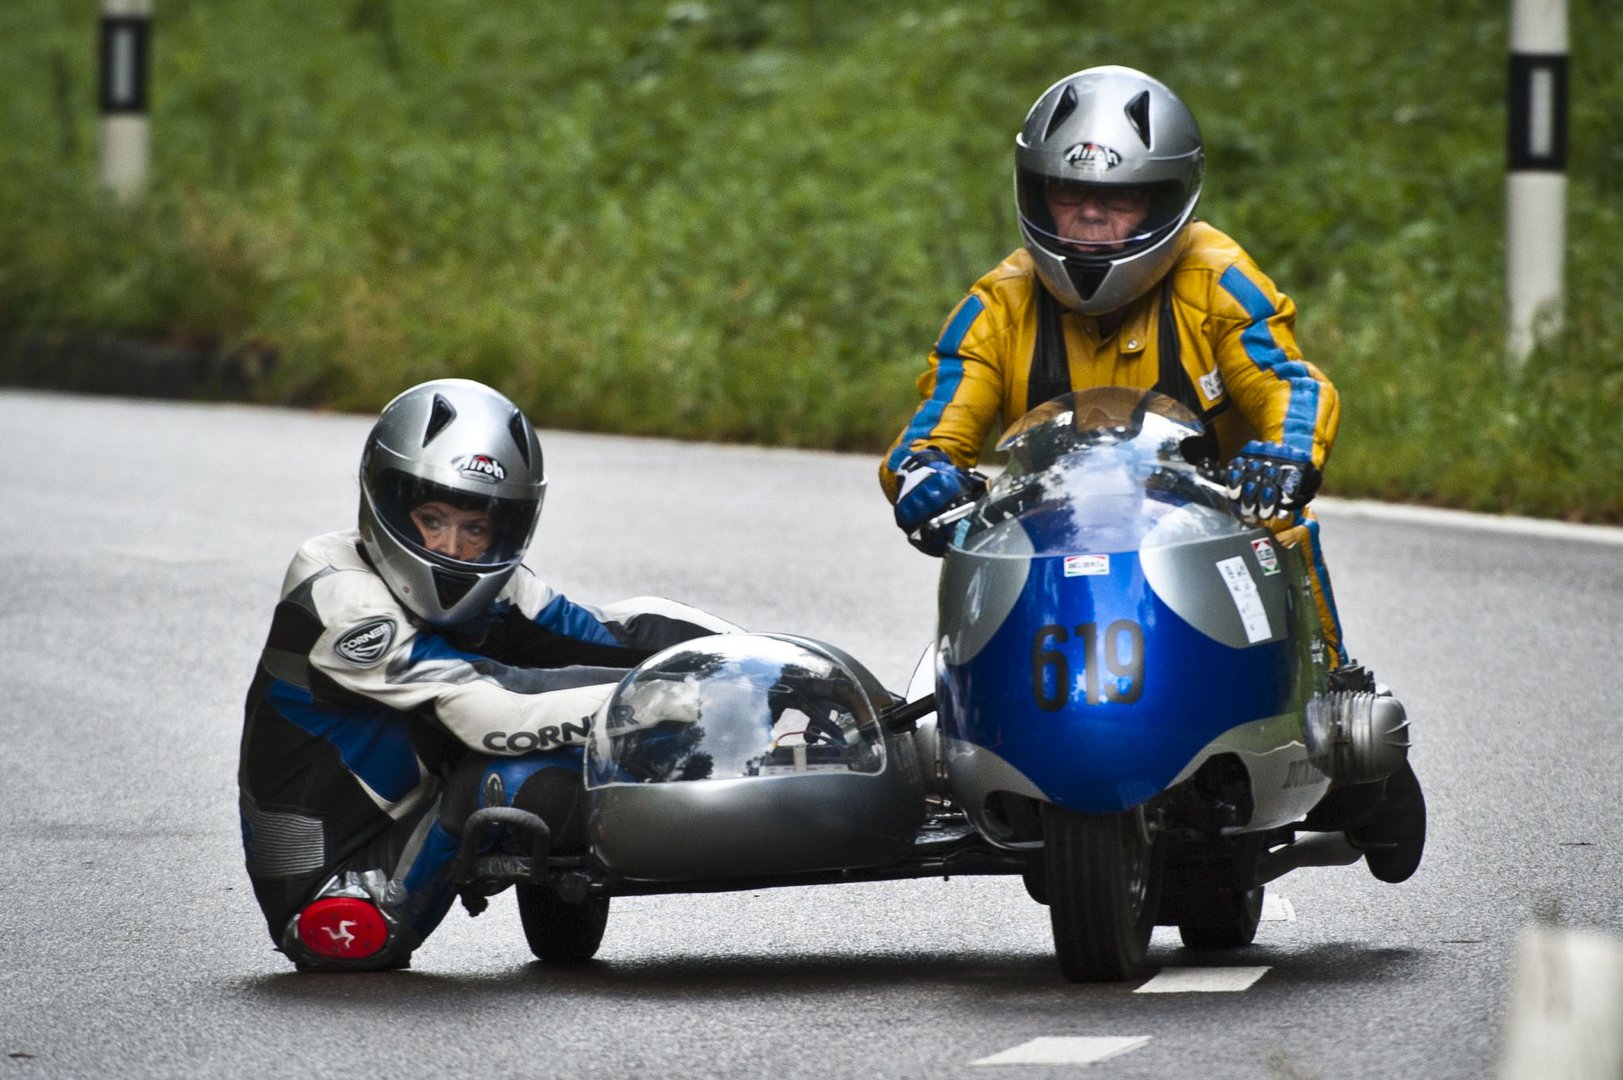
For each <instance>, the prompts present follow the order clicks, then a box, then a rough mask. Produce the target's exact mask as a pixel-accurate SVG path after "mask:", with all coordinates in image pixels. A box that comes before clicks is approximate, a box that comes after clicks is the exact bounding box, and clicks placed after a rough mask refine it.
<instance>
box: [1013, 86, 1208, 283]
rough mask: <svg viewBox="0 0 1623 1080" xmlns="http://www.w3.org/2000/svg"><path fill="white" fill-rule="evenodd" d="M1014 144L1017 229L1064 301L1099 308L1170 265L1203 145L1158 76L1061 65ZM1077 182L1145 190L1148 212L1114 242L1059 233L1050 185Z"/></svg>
mask: <svg viewBox="0 0 1623 1080" xmlns="http://www.w3.org/2000/svg"><path fill="white" fill-rule="evenodd" d="M1014 147H1015V150H1014V189H1015V203H1016V207H1017V209H1018V212H1019V218H1020V237H1021V239H1022V240H1023V241H1024V243H1025V246H1026V250H1027V251H1029V252H1030V253H1031V257H1032V261H1033V263H1034V264H1035V265H1036V269H1037V275H1038V277H1040V278H1041V279H1042V282H1043V284H1044V285H1045V286H1047V288H1048V291H1049V292H1051V293H1052V294H1053V295H1054V298H1055V299H1056V300H1058V301H1059V302H1060V304H1061V305H1063V306H1064V307H1066V308H1067V309H1069V310H1071V311H1074V312H1077V313H1078V314H1082V315H1102V314H1104V313H1106V312H1109V311H1114V310H1116V309H1117V308H1120V307H1122V306H1123V305H1125V304H1128V303H1131V302H1132V301H1133V300H1136V299H1137V298H1138V297H1140V296H1142V295H1144V293H1146V292H1148V291H1149V290H1150V289H1151V288H1153V287H1154V286H1155V284H1156V283H1157V282H1158V281H1160V280H1161V278H1162V277H1163V276H1165V274H1166V273H1167V271H1168V270H1170V269H1171V268H1172V264H1173V263H1174V262H1176V261H1177V258H1178V255H1179V253H1180V251H1181V241H1182V238H1183V234H1184V231H1185V229H1186V228H1187V227H1188V224H1189V222H1190V220H1191V219H1192V218H1193V217H1194V213H1195V204H1196V202H1198V201H1199V199H1200V189H1201V181H1202V177H1203V175H1204V171H1205V152H1204V149H1203V146H1202V143H1201V136H1200V127H1199V125H1197V124H1196V123H1195V118H1194V115H1193V114H1192V113H1191V112H1190V111H1189V108H1188V106H1186V105H1185V104H1184V103H1183V102H1182V101H1181V100H1180V99H1179V98H1178V96H1177V95H1176V94H1174V93H1173V92H1172V91H1171V90H1170V89H1168V88H1167V87H1166V86H1165V85H1164V84H1162V83H1161V82H1159V81H1157V80H1156V79H1153V78H1151V77H1150V76H1148V75H1145V74H1144V73H1143V72H1141V71H1135V70H1133V69H1132V68H1126V67H1114V66H1111V67H1095V68H1088V69H1086V70H1084V71H1079V72H1077V73H1075V74H1074V75H1068V76H1066V77H1065V78H1063V79H1061V80H1060V81H1059V82H1056V83H1055V84H1054V85H1053V86H1050V87H1049V88H1048V89H1047V90H1045V91H1044V92H1043V94H1042V96H1041V97H1039V98H1038V99H1037V102H1036V104H1034V105H1033V106H1032V107H1031V111H1030V112H1029V113H1027V114H1026V119H1025V123H1024V124H1023V125H1022V126H1021V129H1020V133H1019V134H1018V135H1017V136H1015V141H1014ZM1077 185H1082V186H1085V187H1087V188H1092V189H1096V190H1098V191H1100V192H1102V193H1104V194H1105V195H1107V196H1109V195H1111V194H1120V193H1121V191H1122V190H1123V189H1130V190H1138V191H1142V192H1143V193H1145V194H1146V195H1147V196H1148V198H1147V206H1148V210H1147V213H1146V216H1145V217H1144V219H1143V220H1142V221H1141V222H1140V223H1139V224H1138V225H1137V227H1136V228H1135V229H1134V230H1133V231H1132V232H1131V233H1130V235H1127V236H1125V237H1124V238H1122V239H1121V240H1120V241H1117V242H1111V243H1102V242H1098V241H1094V242H1086V241H1081V240H1078V239H1076V238H1074V237H1067V236H1065V235H1062V233H1061V230H1060V228H1059V226H1058V225H1057V224H1056V222H1055V218H1054V214H1053V212H1052V210H1051V209H1050V206H1051V204H1050V201H1049V200H1050V194H1051V193H1052V192H1054V191H1055V190H1057V189H1059V188H1061V187H1075V186H1077ZM1112 189H1115V190H1114V192H1113V191H1112Z"/></svg>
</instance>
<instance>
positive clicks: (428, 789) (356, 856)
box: [238, 530, 738, 967]
mask: <svg viewBox="0 0 1623 1080" xmlns="http://www.w3.org/2000/svg"><path fill="white" fill-rule="evenodd" d="M737 629H738V628H737V627H735V626H733V625H732V624H730V623H727V622H726V621H724V620H721V619H718V618H716V617H715V616H712V615H709V614H707V613H705V612H702V611H700V610H698V609H696V608H692V607H689V606H687V605H684V604H678V603H676V602H674V601H669V600H660V599H654V598H641V599H638V600H632V601H626V602H624V603H623V604H620V605H614V606H610V607H604V608H593V607H588V606H584V605H581V604H576V603H573V602H571V601H570V600H568V599H566V598H565V597H564V596H562V595H561V594H559V593H557V592H555V591H554V590H553V589H551V588H550V587H549V586H547V585H546V584H544V583H543V582H541V581H540V580H539V579H537V578H536V577H535V575H534V574H533V573H532V572H531V571H530V570H529V568H528V567H525V566H520V567H519V568H518V570H517V571H516V572H515V573H514V574H513V576H512V578H511V579H510V580H509V581H508V583H507V584H506V586H505V587H504V588H503V590H502V592H501V594H500V596H499V597H498V599H497V601H496V603H495V604H494V605H493V606H492V607H491V608H490V609H489V610H488V611H487V612H486V614H485V615H484V616H483V617H482V618H481V619H479V620H477V623H476V624H464V625H462V626H458V627H455V628H452V629H450V630H436V629H434V628H432V627H429V626H427V625H425V624H422V623H420V622H419V621H417V620H415V619H414V618H413V617H411V616H410V615H409V614H408V613H407V611H406V610H405V609H404V608H403V607H402V606H401V605H400V604H399V603H398V602H397V601H396V600H395V598H394V596H393V594H391V593H390V591H389V589H388V587H387V586H386V585H385V584H384V582H383V580H382V579H381V578H380V577H379V576H378V575H377V574H376V573H374V572H373V570H372V568H371V566H370V565H369V564H368V563H367V561H366V557H365V555H364V553H363V550H362V548H361V546H360V544H359V533H358V532H356V531H353V530H352V531H348V532H338V533H332V534H328V535H325V536H320V537H316V538H314V539H312V540H310V541H308V542H306V543H305V544H304V546H303V547H302V548H300V550H299V552H298V554H297V555H296V556H295V557H294V559H293V562H292V564H291V566H290V567H289V568H288V572H287V575H286V578H285V580H284V582H283V587H282V597H281V602H280V603H279V604H278V605H277V607H276V612H275V615H274V617H273V619H272V622H271V628H270V633H269V636H268V639H267V640H266V643H265V648H264V651H263V653H262V654H261V656H260V661H259V669H258V672H257V674H256V676H255V678H254V681H253V684H252V686H251V687H250V689H249V691H248V698H247V702H246V719H245V724H244V728H243V736H242V747H241V759H240V765H239V772H238V784H239V788H240V806H241V814H242V831H243V847H244V851H245V855H246V859H247V867H248V874H249V877H250V878H251V880H252V882H253V886H254V892H255V895H256V897H257V898H258V901H259V904H260V907H261V908H262V909H263V911H264V914H265V918H266V922H267V924H268V926H269V930H270V935H271V938H272V940H273V941H274V942H275V943H276V945H277V946H278V947H279V948H281V949H282V950H283V951H284V952H287V953H288V954H289V955H290V956H291V957H292V958H293V959H294V960H295V961H297V962H299V963H301V964H303V965H307V966H338V967H342V966H350V965H345V964H344V963H343V957H342V956H338V957H337V958H336V959H335V958H334V957H333V956H332V950H331V949H328V950H326V951H325V952H321V953H315V954H312V952H311V951H310V949H309V948H307V947H306V945H305V943H304V942H302V941H301V939H300V934H299V928H298V926H297V922H298V919H297V914H298V913H299V912H300V910H301V908H303V907H304V905H306V904H307V903H309V902H310V901H311V900H312V899H316V898H323V899H325V898H334V899H333V901H332V902H333V903H339V904H341V903H343V902H344V900H343V898H346V897H351V898H355V899H358V900H367V901H370V903H371V904H373V905H376V907H377V909H378V910H379V911H380V912H381V913H382V915H383V918H384V920H385V921H386V923H387V926H386V927H382V928H378V931H377V932H378V933H379V934H387V936H388V939H389V940H388V943H387V946H386V947H385V948H383V949H382V950H377V949H376V943H375V942H371V943H362V944H365V945H367V949H366V952H367V955H366V957H365V961H364V963H363V964H362V965H360V966H365V967H382V966H393V965H397V964H399V963H400V962H401V961H402V960H403V958H404V957H405V956H407V955H409V953H410V951H411V949H413V948H415V947H416V945H417V944H419V943H420V942H421V941H422V939H423V938H425V937H426V936H427V935H428V934H429V933H430V932H431V931H432V930H433V929H434V927H435V926H436V925H438V923H439V921H440V919H441V918H443V916H444V914H445V912H446V910H447V908H448V907H449V905H450V903H451V900H452V898H453V895H454V892H453V888H452V883H451V881H450V868H451V865H452V861H453V857H454V856H455V855H456V853H457V847H458V838H457V837H456V836H455V835H453V833H454V831H455V830H456V829H457V824H456V823H454V822H447V821H442V819H441V815H440V813H439V802H440V800H439V794H440V790H441V779H442V777H443V776H444V775H445V774H446V773H447V771H448V770H449V769H450V768H451V766H452V765H453V764H454V763H455V762H456V760H457V759H459V758H461V757H463V756H464V755H465V754H466V753H467V752H468V751H470V750H471V751H474V752H476V753H479V754H484V755H498V756H500V755H521V754H528V753H530V752H532V751H543V750H549V749H554V748H560V747H570V746H579V745H581V744H584V743H585V741H586V739H587V736H588V734H589V724H588V720H589V718H590V716H591V715H592V713H593V712H594V711H596V709H597V708H598V706H600V705H601V704H602V703H603V702H604V701H605V700H606V699H607V698H608V696H609V694H610V693H611V692H612V691H613V689H614V686H615V685H616V684H617V683H618V681H619V679H620V678H621V676H622V675H623V674H624V673H625V671H626V670H627V669H629V668H630V667H632V666H634V665H635V664H637V663H639V662H640V661H642V660H644V659H646V658H647V657H649V656H651V655H653V654H654V653H655V652H657V651H659V650H660V649H662V648H664V647H666V646H668V645H672V644H675V643H677V642H680V641H686V640H689V639H691V638H695V637H700V636H704V635H707V634H715V633H727V632H731V631H734V630H737ZM578 777H579V773H578V770H577V771H576V772H575V773H574V776H573V783H575V784H576V785H577V786H578V783H579V779H578ZM448 824H449V826H450V829H449V830H448V828H447V825H448ZM582 838H583V834H582ZM374 918H375V916H374ZM337 926H338V929H339V930H342V931H344V932H345V933H346V934H348V933H349V932H350V928H349V926H348V924H347V923H343V922H339V923H337ZM307 930H308V928H307ZM329 932H331V931H329Z"/></svg>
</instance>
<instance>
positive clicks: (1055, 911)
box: [1043, 803, 1161, 982]
mask: <svg viewBox="0 0 1623 1080" xmlns="http://www.w3.org/2000/svg"><path fill="white" fill-rule="evenodd" d="M1043 869H1044V874H1043V877H1044V879H1045V884H1046V886H1047V888H1046V890H1045V891H1046V893H1047V896H1048V914H1049V919H1050V921H1051V922H1052V923H1053V927H1054V955H1055V958H1056V959H1058V961H1059V969H1060V973H1061V974H1062V975H1064V976H1065V978H1066V979H1067V980H1068V981H1070V982H1112V981H1116V980H1120V979H1131V978H1133V977H1135V976H1137V975H1139V974H1140V973H1142V971H1143V970H1144V961H1145V956H1146V954H1147V953H1148V952H1149V945H1150V933H1151V932H1152V931H1153V930H1154V929H1155V916H1156V910H1157V908H1158V906H1159V904H1160V889H1161V860H1160V845H1159V844H1157V843H1156V842H1155V840H1154V839H1152V838H1151V837H1150V835H1149V830H1148V829H1147V827H1146V824H1145V820H1144V813H1143V810H1142V809H1138V810H1129V811H1126V812H1124V813H1120V814H1078V813H1075V812H1074V811H1070V810H1065V809H1062V808H1061V807H1058V806H1054V805H1053V804H1052V803H1045V804H1044V805H1043Z"/></svg>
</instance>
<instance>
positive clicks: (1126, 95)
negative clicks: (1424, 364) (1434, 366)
mask: <svg viewBox="0 0 1623 1080" xmlns="http://www.w3.org/2000/svg"><path fill="white" fill-rule="evenodd" d="M1204 158H1205V155H1204V150H1203V146H1202V142H1201V135H1200V129H1199V127H1198V126H1197V124H1196V122H1195V118H1194V116H1193V115H1192V114H1191V113H1190V111H1189V109H1188V107H1187V106H1185V105H1184V103H1183V102H1182V101H1181V100H1180V99H1179V98H1178V97H1177V96H1176V95H1175V94H1173V92H1172V91H1171V90H1170V89H1168V88H1167V87H1166V86H1165V85H1163V84H1162V83H1160V82H1159V81H1157V80H1155V79H1153V78H1151V77H1149V76H1148V75H1145V74H1144V73H1142V72H1139V71H1135V70H1133V69H1130V68H1125V67H1096V68H1089V69H1087V70H1085V71H1080V72H1077V73H1076V74H1074V75H1071V76H1068V77H1066V78H1064V79H1061V80H1060V81H1059V82H1057V83H1055V84H1054V85H1053V86H1051V87H1049V89H1048V90H1047V91H1045V92H1044V93H1043V95H1042V96H1041V97H1040V98H1038V100H1037V102H1036V104H1035V105H1033V106H1032V108H1031V110H1030V112H1029V113H1028V114H1027V116H1026V119H1025V123H1024V125H1023V126H1022V128H1021V130H1020V133H1019V135H1018V136H1017V137H1016V139H1015V194H1016V201H1017V204H1018V210H1019V220H1020V233H1021V238H1022V240H1023V241H1024V245H1023V246H1022V247H1021V248H1020V249H1018V250H1016V251H1015V252H1014V253H1013V254H1011V255H1009V256H1008V257H1007V258H1006V259H1004V260H1003V262H1002V263H1000V264H999V265H998V266H996V267H994V268H993V269H992V270H991V271H990V272H989V273H987V274H986V275H985V276H983V277H982V278H981V279H980V280H979V281H977V282H976V283H975V284H974V286H973V287H972V288H971V289H970V292H969V295H968V296H967V297H965V298H964V299H963V301H962V302H961V303H960V304H959V305H958V307H957V308H956V309H955V310H954V311H953V313H952V315H951V316H950V317H949V318H948V320H947V323H946V325H945V327H944V328H943V330H942V332H941V335H940V337H939V338H938V339H937V341H936V343H935V347H934V348H933V349H932V350H931V352H930V359H929V366H928V368H927V369H926V370H925V372H924V373H923V374H922V375H921V376H920V377H919V379H918V387H919V392H920V394H921V395H922V401H921V402H920V404H919V407H918V409H917V411H916V412H915V413H914V415H913V418H912V420H911V421H910V422H909V423H908V425H907V427H906V428H905V429H904V430H903V431H902V433H901V434H900V435H899V436H898V437H897V439H896V441H895V442H894V443H893V444H892V446H891V449H890V451H889V453H887V455H886V456H885V459H884V461H883V463H882V464H881V466H880V470H879V478H880V483H881V485H882V486H883V487H884V490H885V494H886V496H887V497H888V498H889V499H890V500H891V502H892V503H894V504H895V512H896V521H897V524H898V525H899V526H901V528H902V529H903V531H904V532H906V533H907V534H908V536H909V538H910V539H911V540H912V541H913V542H914V544H915V545H916V546H919V547H921V548H922V549H924V550H926V551H930V552H931V553H932V554H940V551H939V550H932V546H933V544H935V543H939V541H932V539H931V537H930V536H929V535H928V534H921V532H920V527H921V526H922V525H923V524H924V523H925V522H927V521H929V520H930V519H931V518H933V517H935V516H936V515H938V514H939V513H941V512H942V511H943V510H945V509H947V508H949V507H951V506H953V505H955V504H956V503H958V502H960V501H962V500H963V499H965V498H966V497H968V496H971V495H974V494H976V493H978V491H979V488H980V486H981V481H980V479H979V477H978V476H976V475H975V474H973V473H971V472H970V471H969V470H970V469H971V468H972V467H973V466H974V465H975V463H976V462H977V460H978V459H979V456H980V452H981V449H982V447H983V446H985V445H986V442H987V438H988V436H989V435H991V434H992V433H993V432H994V431H996V430H1000V429H1001V428H1002V427H1004V426H1006V425H1007V424H1009V423H1010V422H1012V421H1014V420H1016V419H1018V418H1019V417H1021V416H1023V415H1024V414H1025V413H1026V412H1028V411H1029V410H1030V409H1032V408H1034V407H1036V406H1037V405H1040V404H1042V403H1043V402H1045V401H1048V400H1050V399H1052V398H1054V397H1057V396H1059V395H1061V394H1064V393H1066V392H1068V391H1071V390H1080V389H1085V388H1088V387H1094V386H1133V387H1143V388H1154V389H1156V390H1159V391H1161V392H1162V393H1165V394H1167V395H1169V396H1171V397H1173V398H1176V399H1177V400H1179V401H1181V402H1182V403H1183V404H1185V405H1186V406H1188V407H1189V408H1190V409H1191V410H1192V411H1193V412H1195V413H1196V414H1197V415H1199V416H1200V417H1201V419H1202V420H1204V421H1205V422H1206V423H1207V425H1208V427H1209V428H1210V429H1211V430H1212V431H1213V433H1214V434H1215V435H1216V437H1217V443H1218V449H1219V453H1220V456H1221V458H1222V459H1224V460H1225V461H1227V465H1226V466H1223V467H1221V469H1220V477H1221V479H1222V481H1223V483H1224V484H1225V485H1226V487H1227V489H1228V495H1229V497H1230V499H1231V501H1232V502H1233V504H1234V506H1235V508H1236V510H1237V511H1238V512H1239V513H1240V514H1241V515H1242V516H1244V517H1246V518H1248V519H1250V520H1254V521H1259V522H1261V523H1263V524H1265V525H1266V526H1267V527H1268V528H1270V529H1271V530H1273V531H1274V532H1275V533H1276V534H1278V533H1285V532H1287V531H1291V536H1290V537H1289V538H1288V539H1290V540H1292V541H1295V542H1298V543H1301V544H1302V545H1303V547H1304V549H1305V553H1306V555H1307V560H1306V561H1307V564H1308V567H1309V579H1310V582H1311V587H1312V592H1313V597H1314V601H1315V603H1316V605H1317V608H1318V614H1319V620H1320V623H1321V624H1322V626H1323V630H1324V638H1325V643H1326V646H1327V648H1328V653H1329V655H1328V656H1327V657H1326V659H1327V661H1328V663H1329V665H1330V667H1331V668H1333V669H1338V670H1336V671H1333V673H1332V685H1335V686H1339V687H1343V688H1346V689H1352V690H1373V689H1374V682H1373V679H1371V678H1370V677H1369V675H1368V673H1367V672H1364V671H1363V669H1361V668H1359V667H1357V666H1355V665H1352V664H1351V663H1350V662H1349V660H1348V656H1347V652H1346V649H1345V646H1344V645H1343V643H1342V635H1341V626H1340V620H1339V619H1338V617H1337V615H1336V606H1335V599H1334V596H1333V593H1332V591H1331V587H1330V577H1329V574H1328V572H1327V570H1326V568H1325V564H1324V559H1323V556H1322V553H1321V550H1320V545H1319V526H1318V521H1317V520H1316V519H1315V518H1314V516H1313V514H1312V512H1311V511H1309V510H1308V509H1307V506H1306V504H1307V502H1308V501H1309V500H1310V499H1311V498H1312V497H1313V495H1314V493H1315V492H1316V491H1317V490H1318V487H1319V482H1320V478H1321V475H1322V470H1323V468H1324V465H1325V462H1326V461H1327V460H1328V458H1329V456H1330V450H1331V448H1332V446H1333V445H1334V443H1335V437H1336V430H1337V427H1338V425H1339V422H1340V400H1339V397H1338V395H1337V393H1336V389H1335V387H1334V386H1333V385H1332V384H1331V383H1330V381H1329V379H1327V378H1326V377H1325V375H1324V373H1323V372H1321V371H1320V370H1319V369H1318V368H1316V367H1315V366H1313V365H1312V364H1311V363H1308V362H1307V361H1306V360H1304V359H1303V358H1302V353H1301V350H1300V348H1299V347H1298V346H1297V343H1296V333H1295V322H1296V307H1295V305H1294V304H1293V303H1292V301H1291V299H1290V297H1288V296H1286V295H1285V294H1284V293H1282V292H1280V291H1279V289H1278V288H1277V287H1275V285H1274V283H1273V282H1272V281H1271V280H1270V279H1269V278H1268V276H1267V275H1265V274H1264V273H1263V272H1262V271H1261V270H1260V269H1259V268H1258V267H1257V264H1256V263H1255V262H1254V261H1253V260H1252V259H1251V257H1250V256H1249V255H1248V254H1246V252H1245V249H1244V248H1242V247H1241V246H1240V245H1239V244H1238V243H1236V242H1235V241H1234V240H1233V239H1231V238H1230V237H1228V236H1227V235H1225V234H1224V233H1222V232H1221V231H1219V230H1218V229H1216V228H1214V227H1212V226H1211V225H1209V224H1207V223H1205V222H1203V221H1197V220H1195V218H1194V210H1195V203H1196V202H1197V200H1198V199H1199V197H1200V190H1201V181H1202V175H1203V171H1204ZM1408 777H1409V778H1410V779H1412V777H1413V774H1412V772H1410V773H1409V774H1408ZM1414 793H1415V796H1416V798H1418V795H1419V789H1418V785H1416V786H1415V789H1414ZM1423 813H1424V811H1423V809H1422V810H1421V814H1422V818H1421V824H1420V826H1419V828H1420V837H1421V840H1423V836H1424V824H1423V821H1424V819H1423ZM1409 824H1410V825H1412V822H1410V823H1409ZM1409 831H1410V832H1412V829H1410V830H1409ZM1408 847H1410V848H1412V852H1408V853H1406V854H1405V855H1404V858H1403V859H1402V860H1391V859H1388V860H1385V861H1386V862H1387V863H1389V864H1390V865H1388V866H1387V867H1386V868H1385V870H1386V872H1385V873H1383V872H1382V871H1381V870H1377V876H1383V877H1388V878H1389V879H1391V880H1402V879H1403V878H1404V877H1407V876H1408V875H1409V874H1410V873H1412V872H1413V869H1414V864H1418V861H1419V842H1416V843H1414V844H1412V845H1408ZM1409 854H1412V862H1411V861H1410V859H1409ZM1381 861H1382V860H1380V859H1372V860H1371V869H1376V867H1377V863H1379V862H1381Z"/></svg>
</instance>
